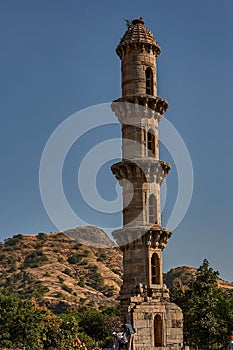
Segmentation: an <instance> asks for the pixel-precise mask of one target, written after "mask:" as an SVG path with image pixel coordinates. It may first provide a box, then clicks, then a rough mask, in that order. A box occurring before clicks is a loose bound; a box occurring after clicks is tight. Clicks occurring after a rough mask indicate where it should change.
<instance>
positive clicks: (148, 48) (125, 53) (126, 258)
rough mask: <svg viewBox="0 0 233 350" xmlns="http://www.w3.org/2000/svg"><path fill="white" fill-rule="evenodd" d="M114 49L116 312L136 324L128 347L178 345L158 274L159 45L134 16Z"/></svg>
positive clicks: (177, 323)
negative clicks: (119, 205) (119, 281)
mask: <svg viewBox="0 0 233 350" xmlns="http://www.w3.org/2000/svg"><path fill="white" fill-rule="evenodd" d="M116 52H117V54H118V56H119V57H120V59H121V71H122V97H121V98H119V99H118V100H116V101H114V102H113V103H112V110H113V111H114V112H115V114H116V116H117V118H118V120H119V121H120V123H121V125H122V160H121V161H120V162H118V163H116V164H114V165H112V172H113V174H114V175H115V176H116V178H117V179H118V180H119V182H120V184H121V185H122V187H123V205H124V208H123V228H122V229H120V230H118V231H115V232H114V233H113V235H114V237H115V238H116V241H117V242H118V244H119V245H120V246H121V249H122V251H123V285H122V288H121V292H120V297H119V298H120V300H121V307H122V317H123V318H124V321H126V322H130V323H132V324H133V326H134V327H135V328H136V331H137V333H136V334H135V337H134V348H133V349H135V350H142V349H145V350H146V349H148V350H149V349H150V350H152V349H158V348H159V349H181V346H182V312H181V310H180V309H179V308H178V307H177V306H176V305H174V304H172V303H170V302H169V292H168V290H167V288H166V286H164V285H163V277H162V251H163V249H164V248H165V246H166V244H167V242H168V240H169V238H170V237H171V231H170V230H168V229H165V228H163V227H162V225H161V207H160V188H161V185H162V182H163V180H164V178H165V176H166V175H167V174H168V172H169V170H170V165H169V164H168V163H166V162H164V161H162V160H160V159H159V134H158V125H159V121H160V120H161V118H162V116H163V114H164V113H165V111H166V109H167V107H168V104H167V102H166V100H164V99H162V98H160V97H158V96H157V80H156V60H157V56H158V55H159V54H160V48H159V46H158V44H157V42H156V41H155V39H154V36H153V35H152V33H151V32H150V31H149V30H148V29H147V28H146V27H145V26H144V21H143V19H141V18H140V19H136V20H134V21H133V22H132V25H131V26H129V27H128V30H127V31H126V33H125V34H124V36H123V38H122V39H121V41H120V43H119V45H118V47H117V49H116ZM172 320H173V321H174V322H173V323H172ZM172 328H174V329H175V331H174V332H173V331H172ZM175 333H176V335H175V336H174V334H175Z"/></svg>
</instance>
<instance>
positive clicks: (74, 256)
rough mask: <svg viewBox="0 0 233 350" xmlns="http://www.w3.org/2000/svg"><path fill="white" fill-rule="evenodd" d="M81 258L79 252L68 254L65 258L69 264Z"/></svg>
mask: <svg viewBox="0 0 233 350" xmlns="http://www.w3.org/2000/svg"><path fill="white" fill-rule="evenodd" d="M81 260H82V256H81V255H80V254H73V255H71V256H69V258H68V259H67V261H68V263H69V264H77V263H79V262H80V261H81Z"/></svg>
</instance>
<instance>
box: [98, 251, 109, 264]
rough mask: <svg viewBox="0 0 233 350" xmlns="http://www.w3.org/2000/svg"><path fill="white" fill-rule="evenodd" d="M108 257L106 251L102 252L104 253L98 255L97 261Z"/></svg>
mask: <svg viewBox="0 0 233 350" xmlns="http://www.w3.org/2000/svg"><path fill="white" fill-rule="evenodd" d="M106 259H107V255H106V254H104V253H102V254H100V256H99V257H98V259H97V261H101V262H103V261H105V260H106Z"/></svg>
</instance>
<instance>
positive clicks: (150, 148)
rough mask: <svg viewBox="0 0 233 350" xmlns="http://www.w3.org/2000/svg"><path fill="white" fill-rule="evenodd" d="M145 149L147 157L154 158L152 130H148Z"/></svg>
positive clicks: (153, 135)
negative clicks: (146, 149)
mask: <svg viewBox="0 0 233 350" xmlns="http://www.w3.org/2000/svg"><path fill="white" fill-rule="evenodd" d="M147 148H148V156H149V157H151V156H154V155H155V134H154V130H153V129H149V131H148V134H147ZM151 153H152V154H151Z"/></svg>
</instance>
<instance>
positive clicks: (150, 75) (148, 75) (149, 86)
mask: <svg viewBox="0 0 233 350" xmlns="http://www.w3.org/2000/svg"><path fill="white" fill-rule="evenodd" d="M146 93H147V94H148V95H153V72H152V69H151V68H147V69H146Z"/></svg>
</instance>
